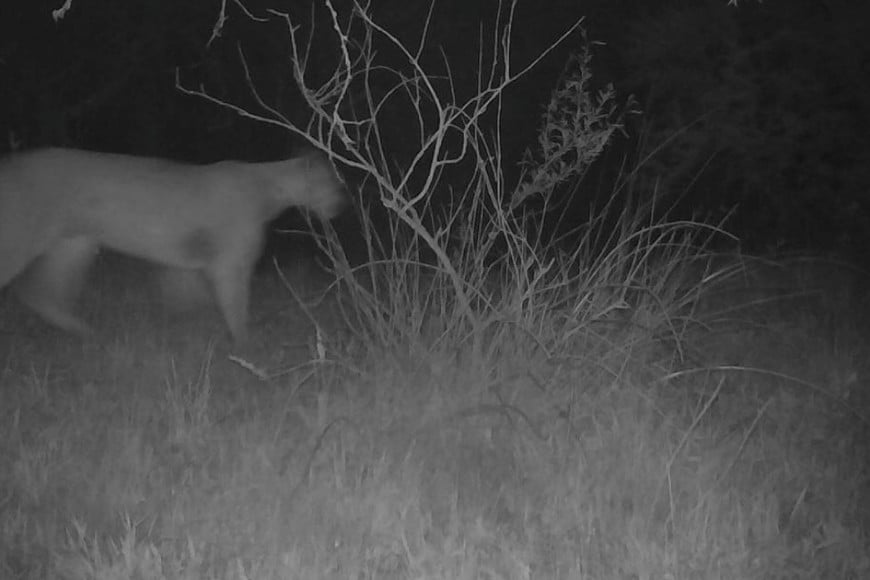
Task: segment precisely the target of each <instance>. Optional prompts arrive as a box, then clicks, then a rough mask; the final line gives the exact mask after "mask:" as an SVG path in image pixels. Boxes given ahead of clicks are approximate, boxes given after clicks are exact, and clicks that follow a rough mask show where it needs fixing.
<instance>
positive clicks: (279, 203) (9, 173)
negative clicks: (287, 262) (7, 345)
mask: <svg viewBox="0 0 870 580" xmlns="http://www.w3.org/2000/svg"><path fill="white" fill-rule="evenodd" d="M346 203H347V200H346V196H345V190H344V186H343V184H342V182H341V181H340V180H339V178H338V177H337V175H336V174H335V171H334V170H333V167H332V165H331V164H330V162H329V161H328V159H327V158H326V157H325V156H323V155H322V154H319V153H316V154H309V155H306V156H304V157H298V158H293V159H289V160H286V161H277V162H270V163H243V162H237V161H223V162H220V163H215V164H212V165H186V164H181V163H175V162H171V161H164V160H160V159H150V158H142V157H134V156H128V155H115V154H108V153H94V152H87V151H78V150H71V149H43V150H36V151H33V152H28V153H21V154H16V155H13V156H10V157H8V158H6V159H4V160H2V161H0V288H2V287H3V286H6V285H7V284H9V283H10V282H11V281H12V280H13V279H15V278H16V277H18V275H19V274H21V273H22V272H24V271H25V270H26V273H25V275H24V276H21V277H20V279H19V280H17V281H16V283H15V286H16V290H17V291H18V294H19V296H20V297H21V298H22V300H23V301H24V302H25V303H27V304H28V305H29V306H30V307H31V308H33V309H34V310H35V311H36V312H37V313H39V314H40V315H41V316H42V317H43V318H45V319H46V320H47V321H48V322H51V323H52V324H54V325H56V326H59V327H61V328H63V329H66V330H69V331H73V332H85V331H86V330H87V327H86V326H85V324H84V323H83V322H82V321H81V320H80V319H79V318H78V317H77V316H76V315H75V314H74V312H73V307H74V304H75V302H76V299H77V298H78V296H79V293H80V292H81V289H82V284H83V282H84V279H85V276H86V274H87V272H88V269H89V267H90V265H91V264H92V262H93V260H94V258H95V256H96V252H97V251H98V250H99V248H100V247H106V248H111V249H113V250H116V251H118V252H121V253H124V254H128V255H132V256H136V257H139V258H144V259H147V260H150V261H152V262H156V263H159V264H163V265H166V266H170V267H175V268H182V269H187V270H196V271H200V272H202V273H203V274H204V275H205V277H206V279H207V280H209V282H210V284H211V285H212V287H213V290H214V296H215V298H216V301H217V304H218V306H219V308H220V310H221V312H222V314H223V316H224V318H225V319H226V322H227V325H228V327H229V330H230V332H231V334H232V335H233V337H234V338H235V339H236V340H243V339H244V338H245V332H246V324H247V317H248V294H249V285H250V279H251V274H252V271H253V268H254V265H255V263H256V260H257V259H258V257H259V255H260V253H261V252H262V248H263V239H264V226H265V224H266V223H267V222H269V221H270V220H271V219H273V218H275V217H276V216H277V215H278V214H280V213H281V212H282V211H283V210H285V209H286V208H288V207H291V206H299V207H303V208H306V209H308V210H310V211H312V212H314V213H315V214H317V215H318V216H319V217H321V218H323V219H329V218H331V217H334V216H335V215H337V214H338V213H340V212H341V210H342V209H343V208H344V206H345V204H346Z"/></svg>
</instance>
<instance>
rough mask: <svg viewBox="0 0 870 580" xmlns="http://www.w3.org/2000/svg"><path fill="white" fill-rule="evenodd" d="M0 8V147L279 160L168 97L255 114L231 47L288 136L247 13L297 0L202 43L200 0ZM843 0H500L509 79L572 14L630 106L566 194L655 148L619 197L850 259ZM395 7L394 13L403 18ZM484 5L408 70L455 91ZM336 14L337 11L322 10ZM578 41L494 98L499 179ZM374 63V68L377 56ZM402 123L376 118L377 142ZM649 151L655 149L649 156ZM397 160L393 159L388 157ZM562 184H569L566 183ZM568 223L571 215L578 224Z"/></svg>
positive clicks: (866, 168)
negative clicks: (642, 197)
mask: <svg viewBox="0 0 870 580" xmlns="http://www.w3.org/2000/svg"><path fill="white" fill-rule="evenodd" d="M314 4H316V5H317V7H318V8H317V9H316V10H314V15H315V16H314V19H315V29H314V30H315V33H314V35H313V39H314V40H313V44H312V61H311V62H312V65H313V67H314V68H317V67H321V68H322V69H323V70H324V71H325V72H327V73H328V71H329V70H330V63H331V62H333V59H334V58H335V54H336V53H335V50H336V44H335V41H334V37H333V36H332V35H331V33H330V30H329V27H328V26H327V22H326V21H325V19H324V17H325V12H324V10H323V9H322V6H323V4H322V2H319V1H317V2H314ZM373 4H374V8H373V10H372V13H373V15H374V18H375V20H376V21H377V22H379V23H380V24H382V25H383V26H384V27H385V28H387V29H389V30H391V31H393V32H394V33H395V34H396V36H397V37H399V38H400V39H401V40H403V41H404V42H407V43H409V44H410V45H412V46H416V45H417V42H418V39H419V36H420V33H421V30H422V27H423V22H424V18H425V14H426V12H427V10H428V3H424V2H419V3H413V2H407V1H406V0H385V1H376V2H373ZM61 5H62V2H61V0H18V1H16V0H7V1H5V2H3V7H2V8H0V132H2V136H3V139H2V145H0V152H3V153H6V152H8V151H10V150H11V149H12V148H13V147H14V148H19V149H30V148H35V147H41V146H49V145H53V146H66V147H80V148H85V149H93V150H100V151H111V152H121V153H132V154H139V155H151V156H159V157H167V158H171V159H177V160H184V161H191V162H210V161H215V160H219V159H226V158H234V159H244V160H250V161H262V160H272V159H279V158H283V157H287V156H289V155H290V154H292V152H293V150H294V148H295V147H297V146H298V139H297V138H295V137H293V136H291V135H290V134H289V133H288V132H287V131H285V130H282V129H279V128H274V127H268V126H265V125H262V124H258V123H255V122H252V121H250V120H247V119H244V118H242V117H240V116H238V115H237V114H235V113H233V112H231V111H228V110H226V109H223V108H221V107H218V106H216V105H214V104H211V103H208V102H206V101H205V100H203V99H200V98H196V97H192V96H189V95H184V94H182V93H181V92H180V91H178V90H177V88H176V86H175V82H176V80H175V79H176V72H177V73H178V75H179V78H180V79H181V82H182V83H183V84H184V85H185V86H188V87H190V88H196V87H199V86H200V85H201V86H202V87H204V89H205V90H206V91H208V92H209V93H210V94H212V95H215V96H217V97H220V98H223V99H227V100H231V101H233V102H235V103H237V104H240V105H242V106H246V107H255V106H256V105H255V103H254V101H253V99H252V98H251V96H250V93H249V91H248V88H247V87H246V84H245V76H244V71H243V69H242V67H241V65H240V61H239V56H238V55H239V49H241V50H243V51H244V54H245V55H246V58H247V60H248V62H249V64H250V66H251V75H252V78H253V80H254V82H255V83H256V85H257V87H258V90H259V91H260V94H261V95H262V96H263V98H264V100H265V101H266V102H267V103H268V104H269V105H270V106H273V107H275V108H276V109H278V110H279V111H281V112H282V113H283V114H285V115H286V116H287V117H288V118H289V119H291V120H292V121H294V122H296V123H301V124H304V123H305V121H306V119H307V111H306V110H305V107H304V106H303V104H302V101H301V99H300V96H299V94H298V92H297V91H296V90H295V88H294V82H293V78H292V74H291V72H290V68H289V65H288V58H289V50H288V46H289V40H288V37H287V34H286V28H285V25H284V23H283V22H281V21H280V19H278V18H276V17H274V16H270V15H269V13H268V12H267V11H266V8H268V7H273V8H276V9H279V10H281V11H283V12H289V13H290V14H291V15H292V17H293V19H294V22H296V23H298V24H299V25H301V26H302V30H304V31H307V30H309V27H310V25H311V23H310V15H311V14H312V11H311V5H312V3H311V2H310V1H301V0H299V1H296V0H293V1H286V0H285V1H278V0H272V1H271V2H270V1H269V0H257V1H256V2H245V6H246V7H247V8H248V10H249V11H250V13H251V14H253V15H255V16H256V17H258V18H261V19H264V20H265V22H254V21H252V20H250V19H249V18H247V17H246V16H245V15H244V14H243V13H242V11H241V10H240V9H239V8H238V7H237V6H236V5H234V4H233V3H231V2H230V3H228V6H227V15H228V17H229V19H228V21H227V22H226V23H225V25H224V27H223V29H222V34H221V36H220V37H219V38H217V39H216V40H214V42H212V43H211V44H209V42H208V41H209V38H210V36H211V34H212V31H213V27H214V23H215V20H216V18H217V15H218V12H219V9H220V2H219V1H218V0H208V1H197V2H192V1H188V2H177V1H175V0H168V1H163V2H161V1H158V0H126V1H122V2H119V1H117V0H73V2H72V5H71V7H70V9H69V10H68V12H67V13H66V14H65V16H64V18H63V19H61V20H59V21H58V22H55V21H54V20H53V19H52V10H53V9H57V8H59V7H60V6H61ZM864 5H865V3H862V2H854V1H852V2H850V1H845V0H844V1H829V2H825V1H814V2H809V1H800V0H797V1H796V0H789V1H786V0H781V1H769V0H768V1H765V2H764V3H763V4H759V3H756V2H750V1H749V0H744V1H742V2H741V3H740V6H739V8H737V9H735V8H733V7H728V6H727V2H726V1H725V0H721V1H720V0H715V1H714V0H691V1H688V0H686V1H666V2H654V3H653V2H639V1H623V2H620V1H590V2H580V1H571V0H553V1H545V2H533V1H531V0H528V1H520V2H519V4H518V7H517V18H516V21H515V28H514V31H513V58H514V59H515V63H516V65H515V66H517V67H518V66H521V65H523V64H525V63H527V62H528V61H529V59H530V58H532V56H533V55H534V54H536V53H537V52H539V51H541V50H542V49H544V48H545V47H546V46H547V44H548V43H549V42H550V41H552V40H554V39H555V38H557V37H558V35H559V34H560V33H561V32H562V31H564V30H566V29H567V28H568V27H569V26H570V25H571V24H572V23H573V22H574V21H575V20H576V19H577V18H579V17H583V16H585V17H586V20H585V22H584V28H585V30H586V31H587V36H588V38H589V39H591V40H595V41H601V42H603V43H605V44H604V45H602V46H596V47H595V49H594V53H593V54H594V61H593V68H594V73H595V83H597V84H598V85H599V86H602V87H603V86H605V85H606V84H608V83H613V84H614V85H615V87H616V88H617V91H618V94H619V95H620V99H621V102H625V99H626V98H627V97H628V96H629V95H634V97H635V99H636V101H635V102H636V105H635V108H636V109H637V110H639V111H641V112H642V114H638V115H630V116H628V117H627V118H626V133H627V134H626V135H625V136H622V135H620V136H618V137H616V138H615V139H614V141H613V142H612V143H611V144H610V146H609V148H608V150H607V151H606V153H605V154H604V155H602V157H601V158H600V160H599V162H598V164H597V166H596V167H594V168H593V169H592V170H591V171H590V172H589V174H587V176H586V177H587V180H588V181H589V182H590V183H588V184H586V185H585V186H584V187H581V188H579V189H581V190H583V191H590V190H593V189H594V190H595V191H596V195H599V196H600V195H601V192H602V191H605V192H606V191H608V190H609V189H612V188H613V185H612V184H613V183H615V182H616V180H617V179H618V176H619V174H620V169H619V168H623V169H622V171H624V168H625V167H626V163H628V165H629V166H632V167H636V166H637V162H638V160H639V159H645V158H646V157H647V155H648V154H649V153H650V152H651V151H653V150H656V151H657V153H656V155H654V156H653V157H651V158H650V159H649V160H648V161H646V162H645V163H644V164H643V165H642V166H641V167H639V168H638V169H637V171H635V172H634V177H633V179H634V181H633V187H634V189H635V190H636V191H638V190H640V191H643V190H645V189H646V190H651V189H652V188H653V187H658V188H659V193H660V194H664V193H667V194H668V195H672V196H673V197H674V199H675V200H679V202H678V203H677V202H675V203H677V207H678V210H679V211H680V212H682V213H684V214H685V215H692V216H699V217H703V216H709V219H717V218H718V217H719V216H722V215H725V214H726V213H727V212H728V211H729V210H730V209H731V208H735V207H736V208H737V209H736V213H735V214H734V217H733V218H732V221H731V222H730V224H731V227H732V228H733V229H734V230H735V232H736V233H737V234H738V235H740V236H741V237H742V238H743V239H744V241H745V244H746V247H747V248H749V249H756V250H758V249H764V248H770V247H773V246H776V247H778V248H781V249H792V248H793V249H808V250H818V251H828V250H832V251H836V252H838V253H841V254H845V255H848V256H849V257H852V258H855V259H858V260H860V261H864V260H865V259H866V258H867V256H866V255H865V254H866V252H865V251H864V250H863V248H864V247H867V244H868V242H870V236H868V235H867V233H866V232H867V231H868V230H870V203H868V202H870V199H868V192H870V163H868V152H870V137H868V133H870V108H868V95H870V49H868V47H870V41H868V39H870V30H868V29H870V18H868V13H867V12H868V10H867V8H864ZM409 6H411V7H410V8H409ZM497 6H498V3H497V2H496V1H492V0H478V1H474V0H465V1H462V0H444V1H440V2H438V3H437V4H436V5H435V10H434V12H433V20H432V23H431V25H430V29H429V34H428V43H427V50H426V51H424V53H423V57H422V61H423V62H424V64H425V65H426V66H428V67H431V69H430V70H431V71H432V72H433V74H443V73H444V67H443V57H442V55H441V52H440V51H441V50H443V54H444V55H446V58H447V60H448V61H449V62H450V65H451V73H452V75H453V78H454V83H455V87H456V91H457V94H458V95H459V96H460V97H463V96H467V95H468V94H470V92H471V91H473V90H474V86H475V84H474V83H475V82H476V79H477V57H476V55H477V53H478V45H477V43H478V39H479V34H480V32H481V30H483V33H484V36H485V37H486V38H490V37H491V31H492V27H493V26H494V25H495V23H494V21H495V14H496V9H497ZM336 7H337V9H338V11H339V13H340V17H341V18H346V16H347V11H348V9H349V7H350V3H349V2H346V1H340V2H336ZM582 46H583V38H582V36H581V35H580V34H579V33H578V34H575V35H573V36H571V37H570V38H569V39H568V40H567V41H566V42H565V43H564V44H563V45H561V46H560V47H559V48H558V49H557V50H555V51H554V52H553V53H552V54H551V55H550V56H548V57H547V58H546V59H545V60H544V61H543V62H542V63H541V64H540V66H539V67H538V68H537V69H536V70H535V71H534V73H533V74H531V75H529V76H528V77H526V78H525V79H524V80H523V81H522V82H521V83H519V84H518V85H516V86H515V87H513V88H512V89H511V90H510V91H509V92H508V93H507V94H506V100H505V109H504V111H505V117H504V121H505V122H504V126H503V135H504V142H503V145H504V149H505V151H504V153H505V172H506V175H507V176H508V177H509V179H510V178H514V177H515V176H516V174H517V171H516V164H517V162H518V161H519V159H520V157H521V155H522V152H523V150H524V149H525V148H526V147H529V146H533V145H534V139H535V135H536V130H537V126H538V123H539V121H540V118H541V113H542V110H543V107H544V106H545V105H546V102H547V99H548V95H549V94H550V91H551V90H552V89H553V87H554V86H555V83H556V82H557V79H558V77H559V73H560V71H561V70H562V67H563V65H564V63H565V61H566V59H567V57H568V55H569V54H571V52H573V51H577V50H578V49H579V48H580V47H582ZM380 54H381V57H382V58H383V59H385V62H387V63H389V59H390V58H391V55H390V52H389V50H386V49H384V50H383V51H382V52H381V53H380ZM404 122H406V121H405V120H403V119H401V118H397V119H396V123H395V124H394V125H393V126H392V128H393V129H395V128H401V127H402V124H403V123H404ZM662 143H665V145H664V146H662ZM399 148H400V147H399V146H397V147H396V149H397V150H398V149H399ZM575 189H577V188H575ZM578 215H579V214H578Z"/></svg>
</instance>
